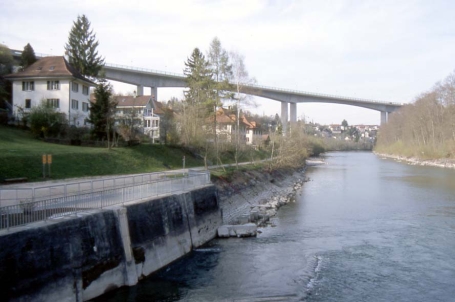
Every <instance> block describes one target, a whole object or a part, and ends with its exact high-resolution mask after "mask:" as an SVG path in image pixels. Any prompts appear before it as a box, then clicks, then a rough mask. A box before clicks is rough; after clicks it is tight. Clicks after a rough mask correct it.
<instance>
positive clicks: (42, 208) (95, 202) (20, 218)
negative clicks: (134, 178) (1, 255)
mask: <svg viewBox="0 0 455 302" xmlns="http://www.w3.org/2000/svg"><path fill="white" fill-rule="evenodd" d="M209 183H210V172H209V171H189V174H185V175H182V174H181V173H180V175H178V174H174V175H172V177H168V178H161V179H156V180H151V181H147V182H144V183H141V184H132V185H126V186H123V187H111V188H104V189H103V190H100V191H92V192H84V191H79V192H77V193H76V192H75V194H68V195H65V196H60V197H55V196H54V197H52V198H48V199H43V200H39V201H29V200H23V201H22V202H20V203H19V204H15V205H11V206H4V207H0V230H1V229H10V228H12V227H18V226H23V225H27V224H30V223H33V222H37V221H46V220H48V219H59V218H62V217H65V216H70V215H78V214H81V213H82V212H86V211H89V210H95V209H103V208H106V207H109V206H114V205H123V204H125V203H127V202H132V201H140V200H142V199H146V198H150V197H156V196H160V195H167V194H171V193H177V192H184V191H187V190H190V189H195V188H198V187H202V186H205V185H207V184H209Z"/></svg>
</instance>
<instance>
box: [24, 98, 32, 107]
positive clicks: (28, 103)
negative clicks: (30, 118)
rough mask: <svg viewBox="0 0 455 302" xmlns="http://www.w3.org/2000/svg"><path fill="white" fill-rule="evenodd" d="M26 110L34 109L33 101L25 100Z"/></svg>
mask: <svg viewBox="0 0 455 302" xmlns="http://www.w3.org/2000/svg"><path fill="white" fill-rule="evenodd" d="M25 108H32V100H31V99H26V100H25Z"/></svg>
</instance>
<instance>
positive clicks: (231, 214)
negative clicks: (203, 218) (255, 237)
mask: <svg viewBox="0 0 455 302" xmlns="http://www.w3.org/2000/svg"><path fill="white" fill-rule="evenodd" d="M304 172H305V168H304V167H299V168H296V169H279V170H274V171H271V172H269V171H266V170H261V171H258V170H253V171H244V172H242V171H238V172H236V173H235V174H234V175H232V177H230V179H229V180H226V179H215V180H213V182H214V184H215V186H217V188H218V192H219V197H220V201H221V202H220V205H221V208H222V211H223V224H226V225H239V224H246V223H249V222H250V223H251V222H253V223H255V224H257V225H259V226H264V225H267V224H272V223H271V222H270V218H271V217H273V216H274V215H275V214H276V212H277V210H278V209H279V208H280V207H281V206H283V205H285V204H287V203H289V202H294V201H295V196H296V193H297V190H299V189H300V188H301V187H302V185H303V183H304V182H305V181H308V179H307V178H305V175H304Z"/></svg>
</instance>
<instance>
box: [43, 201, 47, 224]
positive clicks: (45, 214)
mask: <svg viewBox="0 0 455 302" xmlns="http://www.w3.org/2000/svg"><path fill="white" fill-rule="evenodd" d="M44 221H47V200H45V201H44Z"/></svg>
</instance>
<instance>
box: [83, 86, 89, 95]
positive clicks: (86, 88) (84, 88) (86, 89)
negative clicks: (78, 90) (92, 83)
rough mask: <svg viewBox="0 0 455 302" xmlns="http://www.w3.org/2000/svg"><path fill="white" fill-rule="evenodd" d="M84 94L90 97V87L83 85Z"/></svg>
mask: <svg viewBox="0 0 455 302" xmlns="http://www.w3.org/2000/svg"><path fill="white" fill-rule="evenodd" d="M82 94H84V95H88V86H85V85H82Z"/></svg>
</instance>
